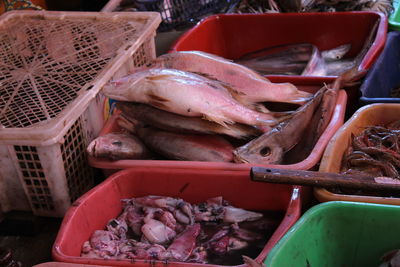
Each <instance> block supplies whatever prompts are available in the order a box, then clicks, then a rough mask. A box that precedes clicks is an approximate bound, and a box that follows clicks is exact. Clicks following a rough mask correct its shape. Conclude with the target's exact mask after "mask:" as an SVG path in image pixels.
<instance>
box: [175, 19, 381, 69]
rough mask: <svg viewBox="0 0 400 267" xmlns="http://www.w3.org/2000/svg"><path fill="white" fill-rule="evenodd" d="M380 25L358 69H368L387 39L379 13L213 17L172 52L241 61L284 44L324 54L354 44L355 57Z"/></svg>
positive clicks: (179, 42)
mask: <svg viewBox="0 0 400 267" xmlns="http://www.w3.org/2000/svg"><path fill="white" fill-rule="evenodd" d="M377 21H379V25H378V29H377V34H376V37H375V40H374V42H373V44H372V46H371V48H370V49H369V51H368V52H367V54H366V55H365V57H364V59H363V60H362V62H361V64H360V70H368V69H369V68H370V67H371V66H372V65H373V63H374V62H375V60H376V59H377V57H378V56H379V54H380V53H381V51H382V49H383V47H384V45H385V41H386V33H387V18H386V17H385V16H384V15H383V14H381V13H377V12H360V11H357V12H332V13H329V12H321V13H282V14H281V13H267V14H221V15H214V16H210V17H208V18H206V19H203V20H202V21H201V22H200V23H198V24H197V25H196V26H195V27H193V28H192V29H190V30H189V31H187V32H186V33H185V34H184V35H182V36H181V37H180V38H179V39H178V40H177V41H176V42H175V44H174V45H173V46H172V47H171V50H170V51H171V52H172V51H188V50H199V51H204V52H208V53H212V54H216V55H219V56H222V57H225V58H229V59H237V58H240V57H241V56H243V55H244V54H246V53H249V52H253V51H257V50H260V49H263V48H268V47H273V46H276V45H283V44H295V43H312V44H314V45H316V46H317V47H318V48H319V49H321V50H326V49H331V48H334V47H337V46H339V45H342V44H347V43H350V44H351V50H350V51H349V56H355V55H357V54H358V52H359V51H360V50H361V49H362V47H363V45H364V42H365V39H366V38H367V36H368V35H369V33H370V31H371V29H372V26H373V25H374V23H375V22H377ZM278 76H279V75H278ZM268 77H272V76H268ZM289 77H292V76H289ZM324 77H335V76H324Z"/></svg>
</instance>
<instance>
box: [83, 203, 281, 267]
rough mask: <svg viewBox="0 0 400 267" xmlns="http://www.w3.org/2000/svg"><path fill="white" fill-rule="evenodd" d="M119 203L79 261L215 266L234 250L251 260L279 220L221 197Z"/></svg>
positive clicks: (91, 238)
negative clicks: (198, 200) (118, 210)
mask: <svg viewBox="0 0 400 267" xmlns="http://www.w3.org/2000/svg"><path fill="white" fill-rule="evenodd" d="M122 203H123V211H122V213H121V214H120V215H119V216H118V217H117V218H115V219H112V220H110V221H109V222H108V223H107V225H106V229H105V230H96V231H95V232H94V233H93V234H92V236H91V237H90V240H89V241H86V242H85V243H84V244H83V247H82V252H81V256H82V257H88V258H99V259H118V260H121V259H130V260H160V261H165V262H169V261H179V262H192V263H217V264H218V263H222V262H225V260H226V259H227V258H232V257H233V254H234V253H235V252H236V254H239V256H241V255H242V254H243V253H250V254H248V255H247V256H249V257H256V256H257V255H258V253H260V251H261V250H262V248H263V247H264V245H265V243H266V240H268V238H269V236H270V235H271V234H272V233H273V231H274V230H275V228H276V227H277V225H278V224H279V221H280V219H281V217H279V218H278V217H276V218H269V219H266V218H264V217H263V214H262V213H259V212H253V211H247V210H244V209H240V208H236V207H233V206H231V205H230V204H229V203H228V202H227V201H226V200H224V199H223V198H222V197H215V198H210V199H207V200H206V201H205V202H202V203H199V204H193V205H192V204H190V203H188V202H186V201H184V200H182V199H179V198H171V197H163V196H145V197H137V198H132V199H123V200H122ZM238 259H240V258H238ZM236 264H238V262H237V263H236Z"/></svg>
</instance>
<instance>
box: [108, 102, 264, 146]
mask: <svg viewBox="0 0 400 267" xmlns="http://www.w3.org/2000/svg"><path fill="white" fill-rule="evenodd" d="M116 107H117V109H119V110H121V111H122V114H123V115H124V116H125V117H126V118H128V120H131V119H133V120H134V121H140V122H142V123H145V124H147V125H149V126H153V127H156V128H159V129H161V130H165V131H169V132H176V133H190V134H223V135H227V136H231V137H234V138H237V139H248V138H250V137H254V136H258V135H260V134H261V132H260V131H259V130H258V129H257V128H255V127H252V126H248V125H244V124H239V123H234V124H230V125H227V126H225V127H224V126H221V125H220V124H217V123H215V122H211V121H207V120H203V119H201V118H198V117H187V116H182V115H178V114H175V113H171V112H168V111H164V110H161V109H157V108H153V107H151V106H149V105H145V104H137V103H136V104H135V103H128V102H117V105H116Z"/></svg>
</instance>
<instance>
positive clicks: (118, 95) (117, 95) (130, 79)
mask: <svg viewBox="0 0 400 267" xmlns="http://www.w3.org/2000/svg"><path fill="white" fill-rule="evenodd" d="M149 75H151V70H144V71H139V72H135V73H133V74H130V75H127V76H124V77H122V78H119V79H115V80H112V81H110V82H108V83H107V84H106V85H105V86H104V87H103V90H102V92H103V94H104V95H106V96H107V97H109V98H111V99H114V100H120V101H128V98H127V97H128V96H129V91H130V90H131V88H135V89H138V88H139V87H142V86H144V83H145V82H146V77H148V76H149Z"/></svg>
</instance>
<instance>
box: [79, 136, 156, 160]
mask: <svg viewBox="0 0 400 267" xmlns="http://www.w3.org/2000/svg"><path fill="white" fill-rule="evenodd" d="M87 152H88V153H89V155H90V156H92V157H96V158H107V159H111V160H118V159H144V158H149V156H150V152H149V151H148V150H147V148H146V147H145V146H144V145H143V143H142V142H141V141H140V140H139V139H138V138H136V137H135V136H133V135H128V134H124V133H109V134H106V135H103V136H99V137H97V138H96V139H94V140H93V141H92V142H91V143H90V144H89V146H88V147H87Z"/></svg>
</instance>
